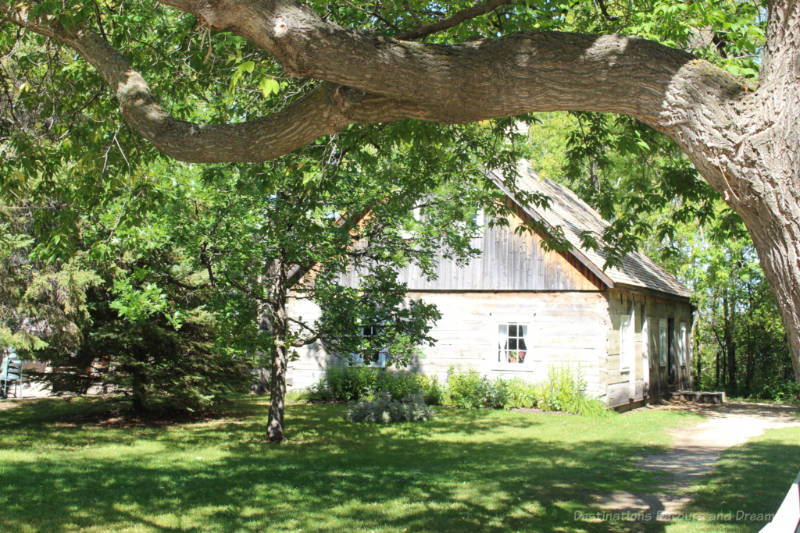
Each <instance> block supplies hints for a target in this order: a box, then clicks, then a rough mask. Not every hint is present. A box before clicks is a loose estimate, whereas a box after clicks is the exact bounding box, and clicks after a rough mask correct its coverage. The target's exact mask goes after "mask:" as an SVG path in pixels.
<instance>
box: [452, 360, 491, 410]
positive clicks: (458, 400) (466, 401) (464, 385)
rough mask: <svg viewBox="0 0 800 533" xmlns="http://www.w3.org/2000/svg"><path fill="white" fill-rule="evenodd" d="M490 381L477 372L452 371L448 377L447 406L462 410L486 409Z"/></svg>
mask: <svg viewBox="0 0 800 533" xmlns="http://www.w3.org/2000/svg"><path fill="white" fill-rule="evenodd" d="M488 387H489V380H487V379H486V378H485V377H482V376H481V375H480V374H479V373H478V371H477V370H466V371H458V370H454V369H452V368H451V369H450V372H449V375H448V376H447V402H446V403H447V404H448V405H454V406H456V407H460V408H462V409H474V408H477V407H485V406H486V404H487V395H488V390H487V389H488Z"/></svg>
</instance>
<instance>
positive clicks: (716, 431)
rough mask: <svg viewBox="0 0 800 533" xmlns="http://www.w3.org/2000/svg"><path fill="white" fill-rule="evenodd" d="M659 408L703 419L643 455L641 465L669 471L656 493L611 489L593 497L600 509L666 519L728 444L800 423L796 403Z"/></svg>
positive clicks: (675, 512) (687, 500)
mask: <svg viewBox="0 0 800 533" xmlns="http://www.w3.org/2000/svg"><path fill="white" fill-rule="evenodd" d="M659 408H661V409H686V410H691V411H694V412H697V413H698V414H700V415H702V416H704V417H706V418H707V420H706V421H705V422H702V423H701V424H699V425H697V426H693V427H689V428H682V429H680V430H678V431H676V432H675V433H674V434H673V436H674V441H673V445H672V448H671V449H670V450H669V451H667V452H666V453H664V454H660V455H651V456H647V457H644V458H643V459H642V460H641V461H640V462H639V467H640V468H642V469H643V470H650V471H655V472H665V473H666V474H668V475H667V476H666V477H665V480H664V481H663V482H662V483H661V484H660V485H659V486H658V487H657V491H656V492H653V493H648V494H634V493H630V492H624V491H618V492H614V493H612V494H608V495H605V496H602V497H598V498H597V505H598V507H599V508H601V509H604V510H609V511H615V512H616V511H618V512H629V513H647V514H648V515H649V516H654V517H657V519H659V520H668V519H669V518H670V516H674V515H676V514H678V513H679V512H680V510H681V508H682V507H683V506H685V505H686V504H687V503H689V502H690V501H691V499H692V498H691V492H690V488H691V487H692V485H695V484H696V483H698V482H699V481H700V479H701V478H702V476H704V475H706V474H708V473H709V472H711V470H712V469H713V468H714V465H715V464H716V462H717V460H718V459H719V456H720V454H721V453H722V452H723V451H724V450H725V449H726V448H730V447H731V446H736V445H739V444H743V443H745V442H747V441H748V440H750V439H752V438H753V437H757V436H759V435H761V434H762V433H764V431H766V430H768V429H775V428H783V427H791V426H800V420H798V419H797V418H796V417H795V414H797V412H798V410H797V409H796V408H793V407H787V406H779V405H772V404H753V403H739V402H729V403H726V404H724V405H699V404H672V405H667V406H664V407H659Z"/></svg>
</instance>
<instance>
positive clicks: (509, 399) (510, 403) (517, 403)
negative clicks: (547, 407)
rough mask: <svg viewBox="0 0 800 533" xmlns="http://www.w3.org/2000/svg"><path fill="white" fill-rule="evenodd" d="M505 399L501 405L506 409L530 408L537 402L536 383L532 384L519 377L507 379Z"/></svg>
mask: <svg viewBox="0 0 800 533" xmlns="http://www.w3.org/2000/svg"><path fill="white" fill-rule="evenodd" d="M507 387H508V388H507V394H506V401H505V402H504V403H503V407H504V408H506V409H530V408H532V407H536V405H537V404H538V401H537V399H538V397H539V394H538V391H537V388H538V386H537V385H533V384H531V383H528V382H526V381H523V380H521V379H519V378H513V379H510V380H508V386H507Z"/></svg>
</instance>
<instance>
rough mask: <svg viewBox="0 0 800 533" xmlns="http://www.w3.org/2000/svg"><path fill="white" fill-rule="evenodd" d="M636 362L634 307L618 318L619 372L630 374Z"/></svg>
mask: <svg viewBox="0 0 800 533" xmlns="http://www.w3.org/2000/svg"><path fill="white" fill-rule="evenodd" d="M635 361H636V306H634V305H631V308H630V312H628V313H626V314H623V315H620V317H619V370H620V372H630V371H632V370H633V368H634V365H635V364H636V363H635Z"/></svg>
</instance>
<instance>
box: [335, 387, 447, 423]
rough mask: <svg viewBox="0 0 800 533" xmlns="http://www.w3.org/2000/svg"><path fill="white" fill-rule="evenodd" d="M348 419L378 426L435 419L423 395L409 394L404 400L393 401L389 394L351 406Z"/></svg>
mask: <svg viewBox="0 0 800 533" xmlns="http://www.w3.org/2000/svg"><path fill="white" fill-rule="evenodd" d="M347 418H348V420H352V421H353V422H374V423H378V424H390V423H393V422H417V421H422V420H430V419H431V418H433V411H431V409H430V408H429V407H428V406H427V405H425V401H424V400H423V397H422V394H409V395H407V396H405V397H404V398H403V399H402V400H393V399H392V398H391V396H389V395H388V394H382V395H380V396H379V397H378V398H377V399H375V400H372V401H367V402H358V403H356V404H353V405H351V406H350V409H348V411H347Z"/></svg>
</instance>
